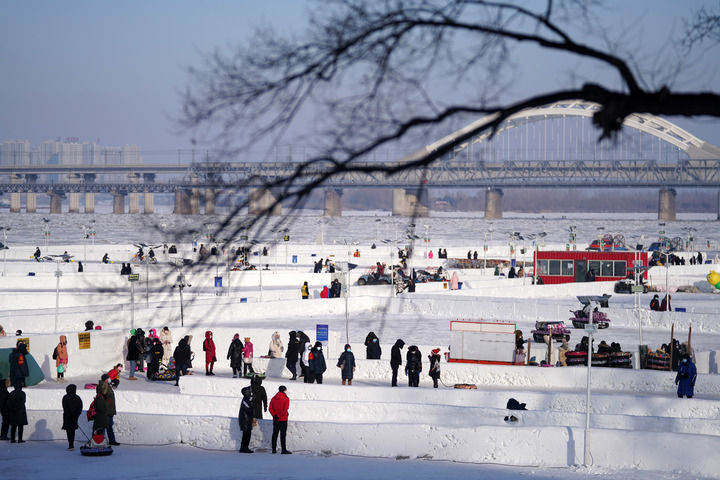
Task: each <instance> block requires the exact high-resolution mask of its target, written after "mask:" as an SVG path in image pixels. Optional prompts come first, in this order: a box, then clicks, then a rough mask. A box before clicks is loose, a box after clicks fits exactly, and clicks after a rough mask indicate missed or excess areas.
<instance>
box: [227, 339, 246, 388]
mask: <svg viewBox="0 0 720 480" xmlns="http://www.w3.org/2000/svg"><path fill="white" fill-rule="evenodd" d="M243 347H244V345H243V342H242V340H240V334H239V333H236V334H235V335H233V339H232V342H230V346H229V347H228V353H227V359H228V360H230V368H232V372H233V378H237V377H238V376H240V377H241V378H242V367H243V352H242V351H243Z"/></svg>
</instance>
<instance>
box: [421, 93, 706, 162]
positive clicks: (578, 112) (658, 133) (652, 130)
mask: <svg viewBox="0 0 720 480" xmlns="http://www.w3.org/2000/svg"><path fill="white" fill-rule="evenodd" d="M600 108H601V106H600V105H599V104H597V103H593V102H586V101H583V100H571V101H565V102H556V103H553V104H550V105H545V106H543V107H538V108H531V109H527V110H523V111H522V112H518V113H516V114H514V115H511V116H510V117H508V118H507V119H506V120H505V121H504V122H503V123H502V124H500V127H499V128H498V129H497V131H496V134H497V133H501V132H504V131H507V130H509V129H512V128H516V127H520V126H523V125H526V124H528V123H532V122H537V121H542V120H546V119H549V118H562V117H586V118H590V117H592V116H593V114H594V113H595V112H596V111H597V110H599V109H600ZM495 118H496V115H488V116H485V117H483V118H480V119H478V120H476V121H474V122H472V123H471V124H469V125H467V126H465V127H463V128H461V129H459V130H457V131H455V132H453V133H451V134H449V135H447V136H445V137H443V138H441V139H440V140H438V141H437V142H434V143H432V144H430V145H428V146H426V147H425V150H426V151H433V150H436V149H437V148H439V147H440V146H442V145H446V144H447V143H451V142H452V141H453V138H458V137H459V136H461V135H462V134H463V133H465V132H468V131H470V130H473V129H476V128H478V127H480V126H482V125H485V124H488V123H490V122H492V121H493V120H494V119H495ZM623 125H624V126H627V127H630V128H633V129H635V130H638V131H641V132H644V133H647V134H649V135H652V136H654V137H656V138H659V139H660V140H662V141H664V142H666V143H669V144H671V145H673V146H675V147H677V148H678V149H680V150H682V151H684V152H685V153H686V154H687V155H688V157H690V158H691V159H708V160H709V159H720V148H719V147H717V146H715V145H712V144H710V143H707V142H705V141H703V140H701V139H699V138H697V137H696V136H694V135H692V134H691V133H689V132H688V131H686V130H684V129H682V128H680V127H678V126H677V125H675V124H674V123H672V122H669V121H667V120H665V119H663V118H660V117H657V116H655V115H649V114H641V113H633V114H631V115H629V116H628V117H627V118H626V119H625V121H624V122H623ZM490 135H491V133H490V132H485V133H482V134H480V135H478V136H476V137H473V138H472V140H470V141H465V142H462V143H459V144H458V145H456V146H455V150H454V151H455V153H458V152H461V151H463V150H465V149H467V148H469V147H470V146H471V145H473V144H476V143H482V142H484V141H486V140H487V139H488V138H489V137H490Z"/></svg>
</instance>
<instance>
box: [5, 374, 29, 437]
mask: <svg viewBox="0 0 720 480" xmlns="http://www.w3.org/2000/svg"><path fill="white" fill-rule="evenodd" d="M14 386H15V390H13V391H12V392H10V394H9V395H8V399H7V409H8V421H9V423H10V443H15V434H16V433H17V443H25V440H23V428H24V427H25V425H27V424H28V420H27V410H25V392H23V391H22V387H23V384H22V383H20V382H16V383H15V385H14Z"/></svg>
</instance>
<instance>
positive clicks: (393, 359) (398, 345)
mask: <svg viewBox="0 0 720 480" xmlns="http://www.w3.org/2000/svg"><path fill="white" fill-rule="evenodd" d="M404 346H405V342H403V341H402V340H401V339H399V338H398V339H397V341H396V342H395V345H393V346H392V348H391V349H390V368H392V372H393V373H392V386H393V387H397V376H398V368H400V365H402V352H401V351H400V350H402V348H403V347H404Z"/></svg>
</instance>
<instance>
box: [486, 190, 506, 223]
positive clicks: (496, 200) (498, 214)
mask: <svg viewBox="0 0 720 480" xmlns="http://www.w3.org/2000/svg"><path fill="white" fill-rule="evenodd" d="M502 198H503V191H502V190H501V189H499V188H488V189H487V190H485V218H487V219H489V220H497V219H500V218H502V217H503V210H502Z"/></svg>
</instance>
